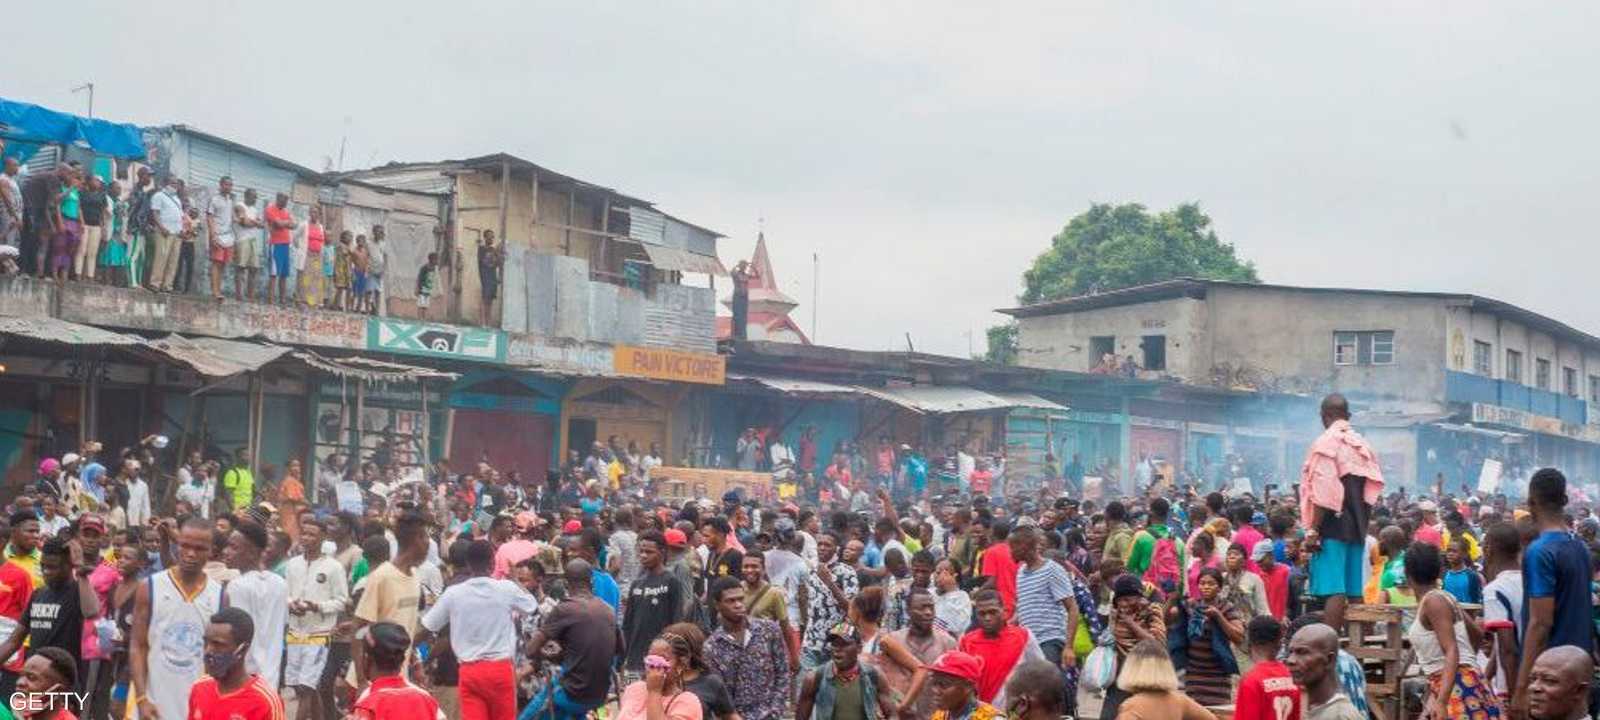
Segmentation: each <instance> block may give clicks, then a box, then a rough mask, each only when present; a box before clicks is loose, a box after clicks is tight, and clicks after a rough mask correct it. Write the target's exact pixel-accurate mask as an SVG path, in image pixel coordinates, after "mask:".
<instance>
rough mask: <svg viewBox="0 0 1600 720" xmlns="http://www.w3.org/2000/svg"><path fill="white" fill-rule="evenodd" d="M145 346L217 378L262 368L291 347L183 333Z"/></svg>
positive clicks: (149, 341) (152, 341) (150, 342)
mask: <svg viewBox="0 0 1600 720" xmlns="http://www.w3.org/2000/svg"><path fill="white" fill-rule="evenodd" d="M145 346H146V347H148V348H150V349H151V350H152V351H154V352H155V353H157V354H159V355H161V356H162V357H165V358H167V359H169V360H172V361H173V362H176V363H179V364H181V365H187V366H189V367H190V368H192V369H194V371H195V372H198V373H200V374H201V375H206V376H208V377H217V378H220V377H230V376H233V375H238V374H239V373H244V372H252V371H255V370H260V369H261V368H262V367H263V366H265V365H266V364H267V363H270V362H272V361H274V360H277V359H278V358H281V357H283V356H284V355H286V354H288V352H289V348H286V347H283V346H281V345H270V344H267V343H253V342H246V341H244V340H225V339H223V338H213V337H194V338H186V337H183V336H182V335H168V336H166V337H164V338H159V339H156V340H147V341H145Z"/></svg>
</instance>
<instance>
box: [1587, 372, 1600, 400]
mask: <svg viewBox="0 0 1600 720" xmlns="http://www.w3.org/2000/svg"><path fill="white" fill-rule="evenodd" d="M1589 403H1590V404H1592V405H1600V375H1590V376H1589Z"/></svg>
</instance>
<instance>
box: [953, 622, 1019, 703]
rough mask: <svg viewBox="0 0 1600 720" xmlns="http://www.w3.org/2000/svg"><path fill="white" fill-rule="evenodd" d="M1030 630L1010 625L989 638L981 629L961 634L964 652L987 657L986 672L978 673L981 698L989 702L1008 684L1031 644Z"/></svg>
mask: <svg viewBox="0 0 1600 720" xmlns="http://www.w3.org/2000/svg"><path fill="white" fill-rule="evenodd" d="M1028 639H1029V633H1028V631H1027V630H1024V629H1022V628H1020V627H1018V626H1016V625H1007V626H1005V627H1003V628H1001V629H1000V634H999V635H997V636H995V637H989V636H987V635H984V634H983V629H982V628H979V629H977V630H973V631H972V632H969V633H967V634H965V635H962V636H961V641H960V643H959V644H958V645H957V647H958V648H959V649H960V650H961V652H964V653H968V654H970V655H976V656H978V657H980V658H983V672H982V673H981V674H980V675H978V699H979V700H982V701H984V702H989V701H990V700H993V699H994V696H995V695H998V694H999V693H1000V688H1002V687H1004V686H1005V683H1006V678H1007V677H1009V676H1010V675H1011V669H1012V668H1014V667H1016V665H1017V660H1018V659H1020V658H1021V657H1022V650H1023V648H1025V647H1027V644H1028Z"/></svg>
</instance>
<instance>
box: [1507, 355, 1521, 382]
mask: <svg viewBox="0 0 1600 720" xmlns="http://www.w3.org/2000/svg"><path fill="white" fill-rule="evenodd" d="M1506 380H1509V381H1511V382H1514V383H1516V384H1518V385H1521V384H1522V353H1519V352H1517V351H1515V350H1507V351H1506Z"/></svg>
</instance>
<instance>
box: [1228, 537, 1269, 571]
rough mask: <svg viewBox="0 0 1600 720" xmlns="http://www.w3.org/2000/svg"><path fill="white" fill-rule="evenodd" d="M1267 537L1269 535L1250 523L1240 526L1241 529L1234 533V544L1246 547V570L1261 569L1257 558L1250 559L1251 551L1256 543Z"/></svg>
mask: <svg viewBox="0 0 1600 720" xmlns="http://www.w3.org/2000/svg"><path fill="white" fill-rule="evenodd" d="M1266 537H1267V536H1265V535H1262V534H1261V531H1260V530H1257V529H1255V528H1253V527H1251V526H1249V525H1246V526H1244V527H1242V528H1239V530H1238V531H1237V532H1235V533H1234V534H1233V544H1234V545H1238V546H1239V547H1242V548H1244V567H1245V569H1246V570H1249V571H1250V572H1255V571H1257V570H1260V569H1261V566H1260V565H1257V564H1256V561H1255V560H1252V559H1250V551H1252V550H1254V549H1255V547H1256V543H1258V542H1261V541H1262V540H1265V539H1266Z"/></svg>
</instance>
